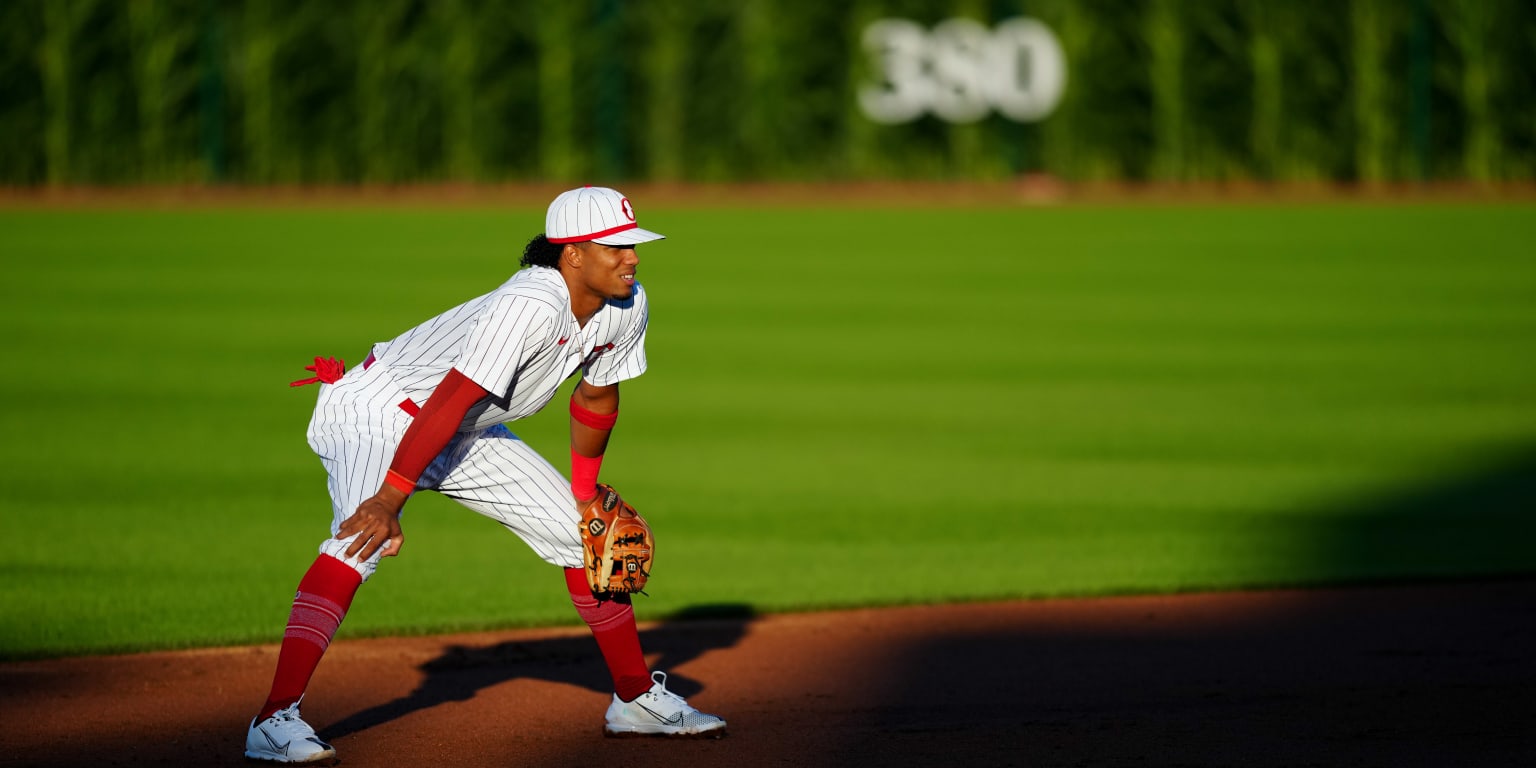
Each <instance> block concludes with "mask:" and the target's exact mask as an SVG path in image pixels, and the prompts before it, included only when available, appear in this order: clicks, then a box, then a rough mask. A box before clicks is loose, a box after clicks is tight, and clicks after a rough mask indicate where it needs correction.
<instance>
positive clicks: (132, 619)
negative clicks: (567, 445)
mask: <svg viewBox="0 0 1536 768" xmlns="http://www.w3.org/2000/svg"><path fill="white" fill-rule="evenodd" d="M1532 212H1533V211H1532V209H1531V208H1530V206H1524V205H1507V206H1498V205H1487V206H1466V205H1462V206H1458V205H1449V206H1431V205H1413V206H1396V207H1393V206H1373V205H1365V204H1359V205H1340V206H1334V207H1323V206H1318V207H1306V206H1255V207H1241V206H1215V207H1197V206H1171V207H1157V208H1154V207H1142V208H1135V207H1092V206H1084V207H1061V208H1028V209H1004V208H996V209H977V210H954V209H950V210H936V211H923V210H916V209H902V210H880V209H870V210H847V209H842V210H836V211H818V210H811V209H806V210H784V209H771V210H723V209H719V208H710V209H707V210H688V209H685V208H682V207H671V208H667V207H658V206H647V208H646V217H647V220H646V226H647V227H648V228H653V229H655V230H657V231H660V232H663V233H665V234H667V235H668V236H669V237H668V239H667V240H666V241H663V242H660V243H655V244H651V245H648V246H646V247H644V248H642V250H641V258H642V265H641V279H642V281H643V282H644V283H645V285H646V288H647V290H648V291H650V293H651V296H652V302H653V307H654V314H653V317H652V325H651V332H650V337H649V344H648V348H649V351H650V360H651V370H650V372H648V373H647V374H646V375H645V376H644V377H642V378H640V379H639V380H636V381H634V382H631V383H629V384H627V385H626V386H625V389H624V398H625V402H624V408H623V416H622V418H621V422H620V427H619V429H618V432H617V433H616V434H615V438H614V442H613V445H612V447H611V451H610V458H609V460H608V461H607V462H606V463H605V467H604V472H605V478H606V479H607V480H609V481H611V482H614V483H615V484H616V485H618V486H619V487H621V488H622V489H624V490H625V492H626V494H627V495H628V496H629V497H631V498H632V499H633V500H634V502H635V503H636V504H637V506H639V507H640V508H641V510H642V511H643V512H644V513H646V515H647V517H648V519H650V520H651V522H652V523H653V524H654V525H655V527H656V528H657V530H658V535H659V537H660V543H659V549H658V554H659V562H658V569H657V574H656V578H655V580H654V582H653V585H654V586H655V589H652V590H650V591H651V593H652V595H651V597H650V598H649V599H646V600H644V601H643V603H642V605H641V610H642V613H643V614H644V615H646V616H648V617H653V618H654V617H660V616H664V615H667V614H669V613H672V612H676V611H681V610H683V609H687V608H697V607H700V606H711V605H715V606H720V605H750V606H752V607H753V608H755V609H757V610H783V609H794V608H807V607H833V606H847V605H864V604H892V603H903V602H930V601H950V600H979V599H994V598H1012V597H1032V596H1045V595H1067V594H1108V593H1124V592H1149V591H1171V590H1191V589H1209V588H1230V587H1247V586H1259V585H1274V584H1325V583H1333V582H1338V581H1353V580H1361V579H1399V578H1424V577H1431V578H1440V577H1448V576H1454V577H1462V576H1475V575H1486V574H1503V573H1511V572H1529V571H1530V570H1531V569H1532V566H1533V564H1536V556H1533V555H1531V554H1530V553H1529V548H1528V547H1521V546H1518V543H1519V542H1523V541H1529V540H1530V534H1531V533H1532V530H1531V529H1532V527H1533V526H1532V523H1531V522H1529V520H1528V518H1529V515H1528V514H1527V513H1528V511H1529V510H1531V509H1533V508H1536V489H1533V487H1532V486H1533V482H1536V481H1532V480H1531V479H1530V478H1531V477H1532V475H1533V474H1536V448H1533V446H1536V388H1533V387H1531V385H1530V382H1531V381H1532V380H1533V374H1536V362H1533V361H1536V355H1533V354H1532V353H1533V352H1536V349H1533V346H1536V344H1533V339H1536V302H1532V301H1531V298H1532V297H1533V296H1536V262H1533V260H1532V259H1531V258H1530V257H1529V255H1528V254H1527V251H1528V250H1529V249H1528V244H1529V243H1530V242H1533V241H1536V237H1533V236H1536V217H1533V216H1532ZM541 216H542V212H541V211H539V210H534V209H527V210H462V211H450V210H435V211H404V210H387V211H386V210H359V209H347V210H302V211H301V210H292V211H285V210H198V211H0V252H3V253H4V254H5V259H6V264H7V266H8V267H9V269H10V272H11V275H10V279H9V280H8V281H7V282H6V283H5V284H4V285H3V286H0V299H3V300H4V306H5V309H4V310H0V318H3V320H0V322H3V328H0V330H3V331H4V332H5V333H6V335H7V337H8V338H11V339H14V344H15V348H14V352H13V361H14V362H13V366H12V370H11V371H10V373H9V374H8V375H7V376H6V377H4V378H3V382H4V383H3V384H0V387H3V390H0V394H3V396H4V397H5V401H6V403H7V404H8V405H7V407H6V409H5V411H4V416H3V422H0V423H3V425H4V429H5V438H6V440H5V446H6V447H5V448H4V451H5V456H4V458H5V466H6V467H7V477H8V480H9V481H8V482H6V483H5V484H4V489H3V490H0V502H3V505H4V506H3V514H4V524H5V528H6V530H7V531H8V534H7V535H6V536H4V537H0V573H3V574H4V576H5V578H4V579H3V580H0V616H3V618H0V655H4V656H9V657H16V656H33V655H47V654H57V653H77V652H102V651H115V650H130V649H142V648H152V647H178V646H193V645H206V644H217V643H236V642H253V641H254V642H262V641H271V640H275V639H276V638H277V637H278V636H279V635H280V633H281V626H282V622H283V620H284V617H285V615H286V612H287V607H288V600H289V598H290V597H291V594H292V589H293V585H294V584H295V583H296V582H297V579H298V576H299V575H300V574H301V573H302V570H303V568H304V567H305V566H306V564H307V563H308V562H309V560H310V559H312V557H313V554H314V548H315V545H316V544H317V543H318V541H319V539H320V538H321V537H323V536H324V534H325V528H326V525H327V524H328V522H329V503H328V500H327V499H326V497H325V490H324V476H323V473H322V472H321V471H320V468H319V465H318V461H317V460H315V459H314V457H313V456H312V455H311V454H310V453H309V450H308V448H307V446H306V445H305V444H304V439H303V431H304V426H305V423H306V422H307V420H308V415H309V413H308V412H309V408H310V406H311V405H312V403H313V399H314V392H313V390H290V389H289V388H288V387H287V382H288V381H290V380H292V379H296V378H300V377H302V376H304V375H307V374H305V373H304V372H303V370H302V366H303V365H304V364H306V363H307V362H308V360H309V358H310V357H312V356H314V355H316V354H335V355H340V356H342V357H345V358H347V359H348V361H349V362H352V363H354V364H355V363H356V362H358V360H359V359H360V358H361V356H362V354H364V353H365V352H366V349H367V346H368V344H369V343H371V342H373V341H375V340H381V339H384V338H387V337H389V336H391V335H393V334H395V333H398V332H399V331H401V330H404V329H405V328H406V327H408V326H409V325H411V324H413V323H414V322H417V321H419V320H421V319H424V318H425V317H426V316H428V315H430V314H432V313H434V312H437V311H440V310H442V309H445V308H447V307H448V306H451V305H452V304H454V303H457V302H458V301H462V300H464V299H467V298H469V297H471V296H473V295H475V294H477V293H479V292H482V291H485V290H489V289H490V288H492V287H494V285H496V284H497V283H499V282H500V281H501V280H502V279H504V278H505V277H506V275H507V274H509V273H510V272H511V271H512V270H514V269H515V268H516V259H517V256H518V254H519V252H520V250H521V246H522V244H523V242H525V241H526V239H527V237H528V236H529V235H531V234H533V232H532V230H533V229H535V228H537V227H538V225H539V223H540V222H541V221H542V219H541ZM565 429H566V423H565V419H564V418H563V411H562V409H551V411H550V412H549V413H546V414H541V415H540V416H538V417H536V418H535V419H532V420H530V421H528V422H525V423H523V424H520V425H518V427H517V431H518V432H519V433H520V434H522V435H523V436H524V437H525V438H526V439H528V440H529V441H530V442H531V443H533V444H534V445H535V446H537V447H539V448H540V449H541V450H543V451H544V452H545V453H546V455H549V456H550V457H552V458H554V459H555V462H556V466H563V463H564V462H563V459H562V458H561V457H562V456H563V454H564V448H563V446H564V440H565ZM405 525H406V531H407V537H408V538H407V544H406V548H405V553H404V555H403V556H402V557H401V558H400V559H399V560H398V561H392V562H390V563H388V565H387V566H386V567H385V568H384V569H383V570H381V571H380V573H379V575H378V576H377V577H376V578H375V581H374V582H373V583H371V584H370V585H369V586H368V587H367V588H365V589H364V590H363V593H362V595H361V597H360V598H359V602H358V606H357V608H356V609H355V610H354V611H353V613H352V615H351V616H349V618H348V620H347V624H346V626H345V627H344V628H343V635H344V636H348V635H350V636H358V635H365V634H381V633H392V632H428V631H444V630H459V629H478V628H490V627H504V626H522V625H534V624H550V623H572V622H574V621H575V616H574V613H573V612H572V610H571V609H570V607H569V603H568V602H567V601H566V600H565V599H564V594H563V592H561V590H560V587H559V584H560V582H559V580H558V576H557V575H556V574H555V572H554V571H553V569H551V568H550V567H549V566H547V565H545V564H543V563H542V562H539V561H537V560H536V559H535V558H534V557H533V556H532V555H531V553H529V552H528V551H527V549H526V548H525V547H523V545H522V544H521V543H520V542H519V541H518V540H517V539H516V538H515V537H512V536H511V535H510V534H506V533H504V532H501V531H500V530H499V529H498V528H497V526H495V525H494V524H492V523H490V522H488V521H486V520H484V519H482V518H479V517H477V516H475V515H473V514H471V513H468V512H466V511H464V510H462V509H460V508H458V507H456V506H455V505H453V504H451V503H449V502H445V501H443V500H442V499H439V498H436V497H432V496H430V495H428V496H424V497H422V498H419V499H417V500H415V501H413V502H412V504H411V506H410V508H409V509H408V512H407V516H406V522H405Z"/></svg>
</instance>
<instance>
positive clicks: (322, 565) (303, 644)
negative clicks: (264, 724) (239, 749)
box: [256, 555, 363, 721]
mask: <svg viewBox="0 0 1536 768" xmlns="http://www.w3.org/2000/svg"><path fill="white" fill-rule="evenodd" d="M362 583H363V577H362V576H360V575H358V573H357V571H356V570H354V569H353V568H352V566H350V565H347V564H346V563H343V562H342V561H340V560H337V559H336V558H334V557H331V556H330V555H320V556H319V557H317V558H315V564H314V565H311V566H310V567H309V571H308V572H306V573H305V574H304V578H303V579H301V580H300V581H299V593H298V594H297V595H295V596H294V598H293V612H292V613H290V614H289V615H288V629H287V630H286V631H284V632H283V646H282V648H281V650H279V651H278V653H277V674H276V675H274V676H273V678H272V692H271V693H269V694H267V703H266V704H263V705H262V707H261V713H260V714H259V715H258V716H257V718H256V719H257V720H258V721H260V720H265V719H267V718H269V717H271V716H272V713H273V712H276V711H278V710H279V709H282V708H284V707H286V706H288V705H290V704H292V703H294V702H296V701H298V700H299V697H301V696H303V695H304V689H305V688H308V687H309V678H310V677H311V676H313V675H314V674H315V667H317V666H319V664H320V657H321V656H324V655H325V649H326V647H327V646H329V645H330V644H331V638H333V637H335V636H336V629H337V627H340V626H341V620H342V619H343V618H345V617H346V615H347V608H349V607H351V605H352V597H353V596H354V595H356V594H357V588H358V586H359V585H361V584H362Z"/></svg>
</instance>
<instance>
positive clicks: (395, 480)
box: [384, 469, 416, 496]
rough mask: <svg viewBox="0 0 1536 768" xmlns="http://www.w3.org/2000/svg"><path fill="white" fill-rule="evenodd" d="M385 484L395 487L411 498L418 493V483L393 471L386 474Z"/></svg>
mask: <svg viewBox="0 0 1536 768" xmlns="http://www.w3.org/2000/svg"><path fill="white" fill-rule="evenodd" d="M384 482H385V483H388V484H389V485H391V486H394V487H395V488H396V489H397V490H399V491H400V492H401V493H404V494H405V495H407V496H409V495H411V494H413V493H415V492H416V481H415V480H411V479H410V478H407V477H406V476H405V475H402V474H400V473H399V472H396V471H394V470H393V469H391V470H390V471H388V472H385V473H384Z"/></svg>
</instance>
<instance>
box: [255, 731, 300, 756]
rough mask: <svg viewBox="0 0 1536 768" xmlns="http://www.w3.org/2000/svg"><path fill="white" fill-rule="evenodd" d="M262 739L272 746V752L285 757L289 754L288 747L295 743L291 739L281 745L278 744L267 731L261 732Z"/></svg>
mask: <svg viewBox="0 0 1536 768" xmlns="http://www.w3.org/2000/svg"><path fill="white" fill-rule="evenodd" d="M261 737H262V738H264V739H266V740H267V743H268V744H271V745H272V751H274V752H277V753H279V754H283V755H286V754H288V745H289V744H292V743H293V739H289V740H287V741H285V742H283V743H281V744H279V743H277V740H276V739H274V738H272V734H270V733H267V732H266V731H262V732H261Z"/></svg>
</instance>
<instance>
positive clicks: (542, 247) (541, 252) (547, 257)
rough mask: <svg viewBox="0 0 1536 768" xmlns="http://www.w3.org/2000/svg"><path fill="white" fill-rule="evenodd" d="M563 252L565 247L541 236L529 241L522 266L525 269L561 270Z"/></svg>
mask: <svg viewBox="0 0 1536 768" xmlns="http://www.w3.org/2000/svg"><path fill="white" fill-rule="evenodd" d="M563 250H565V246H562V245H556V244H555V243H551V242H550V241H549V238H547V237H545V236H544V235H542V234H541V235H539V236H538V237H535V238H533V239H532V240H529V241H528V245H527V246H524V248H523V261H522V264H523V266H525V267H549V268H550V269H559V268H560V252H561V251H563Z"/></svg>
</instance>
